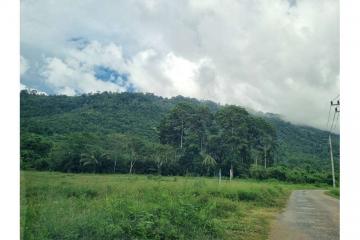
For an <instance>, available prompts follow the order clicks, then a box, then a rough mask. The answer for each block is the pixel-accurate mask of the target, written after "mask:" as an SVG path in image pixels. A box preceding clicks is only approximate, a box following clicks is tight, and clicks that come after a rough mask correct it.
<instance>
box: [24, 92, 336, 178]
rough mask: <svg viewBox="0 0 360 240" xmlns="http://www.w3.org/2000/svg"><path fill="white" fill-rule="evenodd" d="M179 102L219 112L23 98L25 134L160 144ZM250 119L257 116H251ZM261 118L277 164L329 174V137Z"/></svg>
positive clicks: (92, 98)
mask: <svg viewBox="0 0 360 240" xmlns="http://www.w3.org/2000/svg"><path fill="white" fill-rule="evenodd" d="M179 103H187V104H192V105H195V106H206V107H208V108H209V109H210V111H211V112H213V113H215V112H217V111H218V110H219V109H220V108H222V105H220V104H217V103H214V102H212V101H201V100H197V99H194V98H186V97H182V96H177V97H173V98H163V97H159V96H155V95H154V94H150V93H129V92H124V93H107V92H104V93H96V94H86V95H81V96H64V95H51V96H46V95H38V94H35V93H33V92H27V91H22V92H21V93H20V129H21V135H24V134H27V133H29V134H30V133H31V134H36V135H39V136H45V137H50V138H59V137H60V136H62V135H67V134H71V133H82V132H87V133H89V132H90V133H100V134H111V133H123V134H131V135H136V136H141V137H143V138H146V139H148V140H149V141H152V142H156V143H158V142H159V135H158V127H159V125H160V122H161V120H162V119H163V118H164V117H165V116H166V114H167V113H168V112H169V111H170V110H171V109H173V108H174V107H175V106H176V105H178V104H179ZM250 114H252V115H253V114H254V113H251V111H250ZM262 118H263V119H264V120H266V121H267V122H268V123H270V124H271V125H273V126H274V127H275V129H276V133H277V146H278V147H277V151H276V154H275V157H274V158H275V159H274V161H275V162H276V163H277V164H283V165H285V166H288V167H291V168H296V167H297V168H302V169H308V170H326V171H328V170H330V169H331V168H330V166H331V165H330V161H329V147H328V133H327V132H326V131H322V130H319V129H316V128H312V127H307V126H299V125H295V124H292V123H290V122H286V121H284V120H282V119H281V118H280V117H279V116H278V115H275V114H263V115H262ZM332 138H333V139H332V140H333V149H334V158H335V163H336V164H335V166H336V171H338V170H339V167H338V166H339V135H335V134H334V135H332Z"/></svg>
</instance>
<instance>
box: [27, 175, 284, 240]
mask: <svg viewBox="0 0 360 240" xmlns="http://www.w3.org/2000/svg"><path fill="white" fill-rule="evenodd" d="M20 186H21V199H20V200H21V218H20V219H21V221H20V224H21V235H22V239H105V240H106V239H247V240H249V239H250V240H251V239H266V235H267V233H268V226H269V222H270V220H271V218H270V217H271V215H267V216H264V215H259V214H258V212H261V211H263V212H267V213H269V212H271V211H273V212H276V211H278V210H279V209H280V208H281V207H283V206H284V205H285V202H286V199H287V197H288V195H289V189H288V186H285V185H284V186H282V185H279V184H278V185H274V184H272V183H256V182H249V181H244V180H242V181H236V180H234V181H232V182H231V183H229V182H225V181H224V182H223V183H222V184H221V185H219V184H218V182H217V181H216V180H214V179H209V178H189V177H177V178H176V179H175V178H174V177H159V176H158V177H150V176H148V177H146V176H139V175H132V176H130V175H120V174H117V175H105V174H102V175H97V174H65V173H49V172H29V171H25V172H24V171H22V173H21V185H20ZM239 232H241V233H242V234H240V235H239V234H238V233H239Z"/></svg>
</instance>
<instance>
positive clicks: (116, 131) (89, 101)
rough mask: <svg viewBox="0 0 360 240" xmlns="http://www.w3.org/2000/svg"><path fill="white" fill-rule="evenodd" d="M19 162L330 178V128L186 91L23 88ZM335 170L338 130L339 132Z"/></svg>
mask: <svg viewBox="0 0 360 240" xmlns="http://www.w3.org/2000/svg"><path fill="white" fill-rule="evenodd" d="M20 104H21V106H20V109H21V110H20V125H21V126H20V129H21V131H20V132H21V133H20V135H21V138H20V139H21V143H20V145H21V168H22V169H35V170H50V171H62V172H95V173H145V174H162V175H193V176H198V175H202V176H214V175H217V174H218V173H219V171H221V172H222V174H223V175H224V176H228V175H229V174H230V171H231V172H232V173H233V175H234V177H243V178H246V177H253V178H257V179H268V178H275V179H278V180H284V181H290V182H310V183H316V182H325V183H331V172H330V164H329V157H328V156H329V149H328V144H327V140H328V133H327V132H325V131H321V130H318V129H315V128H311V127H306V126H297V125H293V124H291V123H288V122H285V121H283V120H282V119H281V118H279V117H277V116H275V115H273V114H250V113H249V112H248V111H247V110H246V109H245V108H242V107H239V106H234V105H220V104H216V103H214V102H211V101H199V100H197V99H192V98H185V97H182V96H178V97H173V98H162V97H158V96H155V95H153V94H148V93H147V94H145V93H128V92H125V93H108V92H104V93H96V94H84V95H81V96H72V97H70V96H64V95H54V96H45V95H39V94H37V93H36V92H29V91H26V90H23V91H21V93H20ZM332 137H333V142H334V156H335V162H336V172H337V175H338V172H339V136H338V135H333V136H332Z"/></svg>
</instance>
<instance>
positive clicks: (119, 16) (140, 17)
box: [21, 0, 339, 128]
mask: <svg viewBox="0 0 360 240" xmlns="http://www.w3.org/2000/svg"><path fill="white" fill-rule="evenodd" d="M21 54H22V56H24V57H26V59H27V61H28V62H29V64H30V65H31V66H32V67H31V71H30V70H29V71H27V72H26V73H25V74H24V76H23V78H26V77H27V75H29V74H30V73H32V74H35V72H36V73H37V77H38V78H36V79H38V80H37V81H36V82H31V84H38V86H37V88H39V87H40V88H41V87H42V88H43V90H48V91H50V92H52V93H62V94H69V95H72V94H77V93H81V92H88V91H104V90H106V91H125V90H129V89H131V86H133V89H136V90H137V91H144V92H154V93H156V94H158V95H162V96H175V95H178V94H182V95H185V96H190V97H197V98H202V99H210V100H213V101H216V102H221V103H229V104H239V105H243V106H247V107H250V108H253V109H255V110H261V111H265V112H273V113H279V114H281V115H283V116H284V117H285V118H286V119H288V120H290V121H292V122H295V123H301V124H307V125H311V126H315V127H321V128H324V127H325V125H326V121H327V113H328V108H329V100H330V99H332V98H333V97H334V96H336V95H337V94H338V93H339V2H338V1H337V0H318V1H312V0H298V1H295V0H289V1H287V0H274V1H251V0H245V1H236V0H229V1H225V2H220V1H215V0H206V1H205V0H204V1H190V0H182V1H166V0H152V1H146V2H145V4H144V1H141V0H133V1H121V2H119V1H115V0H109V1H107V2H106V3H102V2H101V3H100V2H98V1H95V0H88V1H80V0H77V1H70V0H65V1H55V2H54V1H45V2H44V1H39V0H23V1H22V2H21ZM99 68H100V69H101V68H104V69H108V71H109V72H108V73H110V72H111V71H114V72H116V73H114V74H113V75H112V76H113V79H106V78H105V77H104V76H105V75H106V74H105V75H104V76H100V75H99V72H98V71H99ZM34 76H35V75H34ZM34 76H33V75H32V77H31V79H34V78H35V77H34ZM115 76H117V77H115ZM120 76H126V80H124V79H123V77H120ZM28 79H30V77H28ZM28 83H30V81H29V82H28Z"/></svg>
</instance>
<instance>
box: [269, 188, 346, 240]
mask: <svg viewBox="0 0 360 240" xmlns="http://www.w3.org/2000/svg"><path fill="white" fill-rule="evenodd" d="M339 209H340V204H339V200H337V199H334V198H332V197H330V196H327V195H325V193H324V191H323V190H297V191H293V192H292V194H291V196H290V199H289V201H288V205H287V207H286V209H285V211H284V212H283V213H281V214H280V215H279V216H278V218H277V220H276V221H275V223H274V224H273V226H272V229H271V233H270V239H271V240H337V239H339V232H340V229H339V228H340V226H339V224H340V219H339V216H340V213H339Z"/></svg>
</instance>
